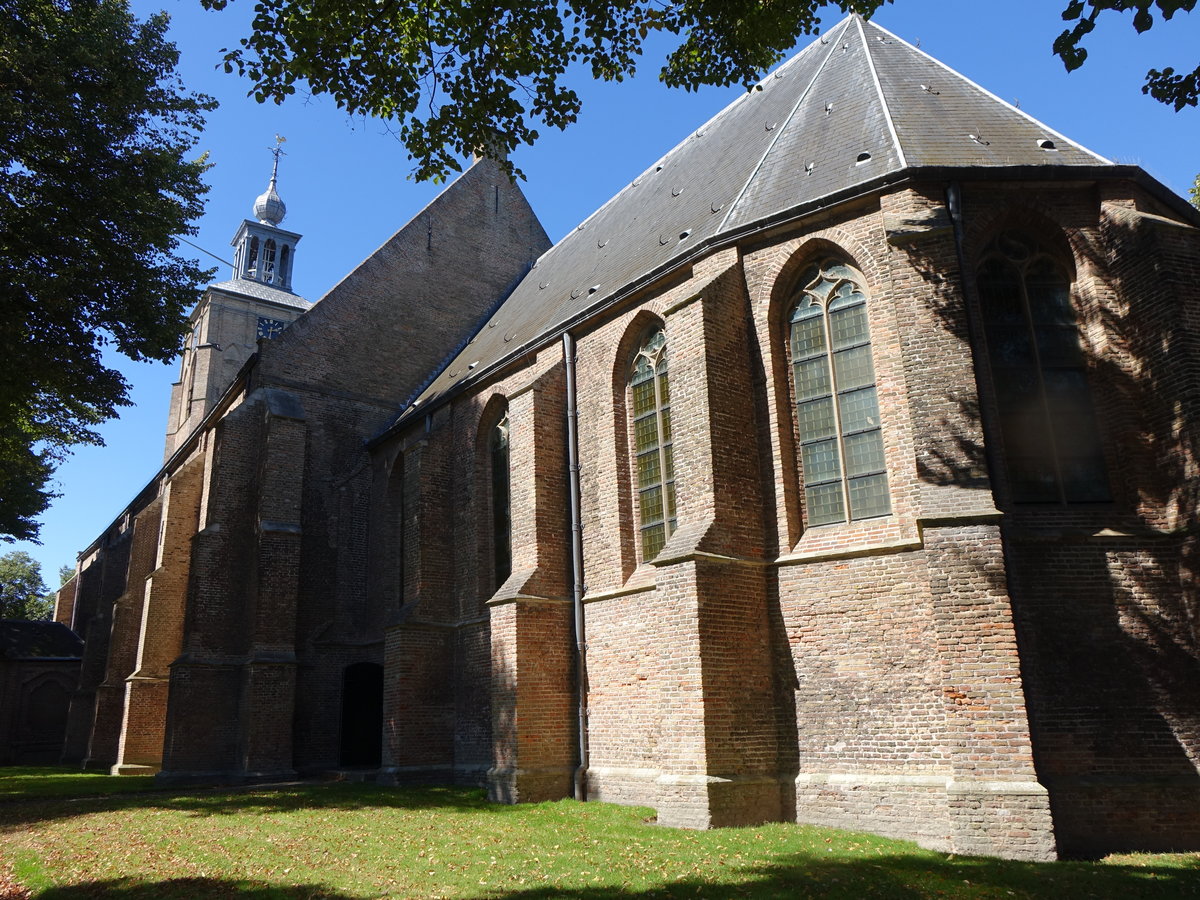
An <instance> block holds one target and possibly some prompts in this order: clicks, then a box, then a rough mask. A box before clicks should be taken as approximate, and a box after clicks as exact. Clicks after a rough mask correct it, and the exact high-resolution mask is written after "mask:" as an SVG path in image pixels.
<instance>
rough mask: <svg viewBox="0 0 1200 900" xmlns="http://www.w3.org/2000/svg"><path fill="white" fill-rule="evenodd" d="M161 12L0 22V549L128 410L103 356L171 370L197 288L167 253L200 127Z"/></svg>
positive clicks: (201, 187)
mask: <svg viewBox="0 0 1200 900" xmlns="http://www.w3.org/2000/svg"><path fill="white" fill-rule="evenodd" d="M166 28H167V18H166V16H165V15H158V16H155V17H153V18H151V19H150V20H149V21H147V22H137V21H136V20H135V19H134V18H133V17H132V15H131V14H130V12H129V9H128V5H127V2H126V0H5V3H4V4H3V7H2V9H0V273H2V274H0V539H4V540H12V539H25V538H36V536H37V530H38V526H37V523H36V521H35V517H36V516H37V515H38V514H39V513H40V512H41V511H42V510H43V509H45V507H46V505H47V504H48V503H49V501H50V499H51V497H52V496H53V494H52V492H51V491H50V489H49V488H48V481H49V478H50V476H51V474H52V473H53V471H54V468H55V466H56V465H57V464H58V462H60V461H61V459H62V457H63V455H64V453H65V452H66V451H67V448H69V447H70V446H71V445H73V444H80V443H85V444H87V443H92V444H96V443H100V438H99V436H98V434H97V433H96V431H95V426H96V425H97V424H98V423H99V422H101V421H103V420H104V419H106V418H109V417H111V416H113V415H115V414H116V410H117V407H119V406H122V405H126V404H128V402H129V401H128V398H127V387H128V386H127V384H126V383H125V380H124V379H123V378H122V376H121V375H120V373H118V372H116V371H115V370H113V369H111V368H109V367H107V366H106V365H104V363H103V362H102V359H101V353H102V350H103V348H104V347H105V346H106V345H111V346H113V347H115V349H116V350H118V351H120V352H121V353H123V354H125V355H126V356H128V357H129V358H131V359H134V360H141V359H152V360H169V359H171V358H172V357H173V356H174V355H175V354H176V352H177V350H178V347H179V343H180V339H181V336H182V334H183V330H184V325H185V316H186V313H187V310H188V308H189V307H190V306H191V305H192V304H193V303H194V302H195V301H196V300H197V299H198V286H199V285H200V284H202V283H203V282H204V281H206V280H207V279H208V278H209V277H211V272H209V271H205V270H202V269H200V268H199V267H198V266H197V265H196V264H195V263H194V262H191V261H189V260H187V259H184V258H181V257H179V256H177V255H176V252H175V251H176V248H177V242H176V238H175V235H178V234H185V233H192V232H193V229H192V228H191V227H190V226H189V224H188V223H189V222H190V221H191V220H192V219H195V218H197V217H198V216H199V215H200V213H201V211H202V203H201V198H202V197H203V195H204V193H205V192H206V191H207V186H206V185H205V184H204V183H203V181H202V180H201V176H202V174H203V172H204V170H205V168H206V163H205V162H204V161H203V159H195V160H189V159H188V156H189V154H190V152H191V151H192V148H193V147H194V145H195V143H196V140H197V136H198V132H199V129H200V128H201V127H202V125H203V118H202V116H203V112H204V111H206V110H209V109H212V108H213V107H214V106H215V103H214V102H213V101H212V100H211V99H209V98H207V97H204V96H202V95H196V94H190V93H187V92H186V91H185V90H184V89H183V87H182V85H181V84H180V83H179V79H178V77H177V75H176V74H175V66H176V64H177V62H178V53H177V51H176V50H175V47H174V46H173V45H172V44H170V43H169V42H168V41H166V40H165V38H164V35H165V32H166Z"/></svg>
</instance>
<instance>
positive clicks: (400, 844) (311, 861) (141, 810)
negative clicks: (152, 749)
mask: <svg viewBox="0 0 1200 900" xmlns="http://www.w3.org/2000/svg"><path fill="white" fill-rule="evenodd" d="M71 778H75V779H79V780H78V781H77V782H75V783H76V784H77V786H78V791H79V793H80V794H81V795H82V794H91V795H92V796H86V797H85V796H79V797H71V796H68V795H70V794H71V793H72V792H71V791H70V790H68V789H67V788H66V787H65V785H67V784H68V783H69V779H71ZM59 779H62V780H61V781H60V780H59ZM102 779H103V780H102ZM108 781H109V779H104V778H103V776H88V775H84V776H80V775H75V774H65V773H62V770H29V769H0V798H2V799H0V900H15V898H20V897H25V896H32V897H36V898H44V900H74V898H83V897H114V898H124V900H158V898H209V897H251V898H268V897H279V898H288V900H294V898H309V897H313V898H315V897H322V898H335V900H337V898H367V897H420V898H435V897H511V898H544V900H551V898H586V900H601V898H607V897H618V898H633V897H639V898H640V897H646V898H649V897H705V898H735V897H737V898H741V897H747V898H765V897H780V898H783V897H786V898H798V897H844V898H860V897H896V898H916V897H996V898H1008V897H1053V898H1070V897H1099V898H1127V897H1128V898H1137V897H1163V898H1174V897H1190V896H1195V897H1200V854H1175V855H1154V856H1150V855H1145V856H1141V855H1139V856H1124V857H1119V858H1117V857H1113V858H1109V859H1107V860H1104V861H1102V862H1098V863H1083V862H1070V863H1049V864H1029V863H1014V862H1005V861H1000V860H991V859H974V858H955V857H950V856H947V855H946V854H942V853H934V852H931V851H927V850H921V849H919V848H917V847H916V846H915V845H913V844H909V843H905V842H903V841H891V840H885V839H883V838H878V837H874V836H872V835H866V834H858V833H854V832H847V831H836V830H833V829H827V828H813V827H804V826H796V825H767V826H763V827H761V828H739V829H722V830H716V831H708V832H694V831H677V830H673V829H669V828H659V827H657V826H654V825H652V824H648V823H647V820H648V819H650V818H651V816H652V813H651V811H650V810H647V809H637V808H631V807H620V806H612V805H609V804H604V803H587V804H579V803H574V802H571V801H561V802H558V803H543V804H538V805H522V806H497V805H493V804H489V803H487V802H486V801H485V800H484V797H483V794H482V793H481V792H479V791H474V790H464V789H450V788H422V789H396V788H380V787H376V786H374V785H362V784H341V783H319V784H306V785H303V786H298V787H287V788H282V789H257V790H249V791H196V790H192V791H180V792H160V791H155V792H145V791H143V792H141V793H129V792H128V790H127V789H125V782H124V781H123V782H122V783H119V784H118V785H117V788H119V789H122V790H121V791H120V792H119V793H111V794H108V795H106V796H95V794H96V793H98V791H99V790H101V789H107V788H106V787H105V786H106V785H107V783H108ZM126 781H127V780H126ZM137 786H140V787H143V788H144V787H150V786H152V782H151V781H150V780H149V779H145V780H141V781H139V783H138V785H137ZM6 878H7V888H6V887H5V884H6ZM22 888H23V889H24V890H22ZM25 891H28V894H26V893H25Z"/></svg>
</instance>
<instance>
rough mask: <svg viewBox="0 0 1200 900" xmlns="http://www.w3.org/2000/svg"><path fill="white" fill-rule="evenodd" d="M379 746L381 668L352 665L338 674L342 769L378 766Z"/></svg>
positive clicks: (381, 728) (366, 663)
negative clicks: (340, 697)
mask: <svg viewBox="0 0 1200 900" xmlns="http://www.w3.org/2000/svg"><path fill="white" fill-rule="evenodd" d="M382 743H383V666H381V665H378V664H377V663H368V662H363V663H355V664H354V665H352V666H347V667H346V670H345V672H343V673H342V747H341V760H340V764H341V765H343V766H378V765H379V760H380V753H381V746H382Z"/></svg>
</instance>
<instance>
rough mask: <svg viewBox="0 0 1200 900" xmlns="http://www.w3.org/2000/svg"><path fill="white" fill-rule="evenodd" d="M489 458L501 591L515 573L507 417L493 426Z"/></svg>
mask: <svg viewBox="0 0 1200 900" xmlns="http://www.w3.org/2000/svg"><path fill="white" fill-rule="evenodd" d="M488 456H489V458H490V459H491V468H492V565H493V575H494V577H495V586H496V587H497V588H499V587H500V585H502V584H504V582H505V581H506V580H507V579H508V576H509V575H511V574H512V494H511V490H510V480H509V459H508V457H509V454H508V416H507V415H505V416H503V417H502V418H501V419H500V421H499V422H497V423H496V424H495V425H494V426H493V427H492V430H491V435H490V437H489V439H488Z"/></svg>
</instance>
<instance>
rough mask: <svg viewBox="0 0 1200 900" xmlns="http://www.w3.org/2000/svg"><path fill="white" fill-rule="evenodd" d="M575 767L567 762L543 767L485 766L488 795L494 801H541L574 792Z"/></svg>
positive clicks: (568, 795)
mask: <svg viewBox="0 0 1200 900" xmlns="http://www.w3.org/2000/svg"><path fill="white" fill-rule="evenodd" d="M574 775H575V770H574V768H572V767H570V766H554V767H551V768H545V769H519V768H509V767H500V766H497V767H495V768H491V769H488V773H487V789H488V799H489V800H491V801H492V802H493V803H541V802H542V801H543V800H562V799H563V798H564V797H571V796H573V794H574Z"/></svg>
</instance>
